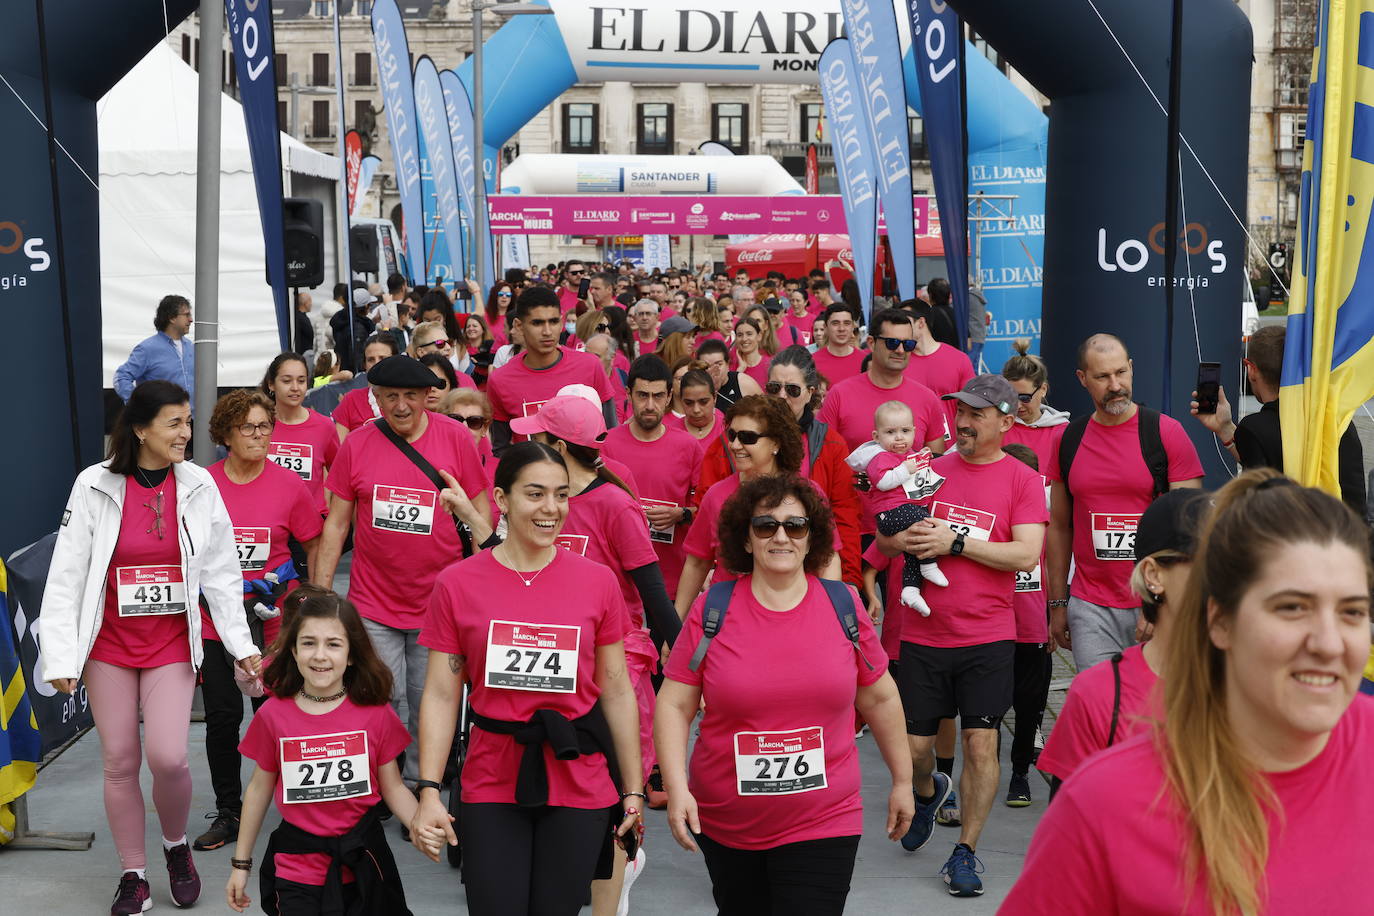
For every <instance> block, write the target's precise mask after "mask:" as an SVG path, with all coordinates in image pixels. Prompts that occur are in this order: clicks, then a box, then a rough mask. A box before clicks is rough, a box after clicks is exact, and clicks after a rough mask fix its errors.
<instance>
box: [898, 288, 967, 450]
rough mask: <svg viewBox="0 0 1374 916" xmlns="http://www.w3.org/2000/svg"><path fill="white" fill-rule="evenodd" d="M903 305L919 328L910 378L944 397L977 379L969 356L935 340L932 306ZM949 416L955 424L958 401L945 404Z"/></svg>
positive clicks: (908, 371) (916, 301)
mask: <svg viewBox="0 0 1374 916" xmlns="http://www.w3.org/2000/svg"><path fill="white" fill-rule="evenodd" d="M902 308H905V309H909V310H910V311H911V312H912V314H913V315H914V316H915V318H914V326H915V328H916V352H914V353H912V354H911V361H910V362H908V363H907V367H906V377H907V378H909V379H911V380H912V381H916V382H920V383H921V384H922V385H925V386H926V387H927V388H929V389H930V390H931V391H933V392H935V393H936V394H938V395H940V396H941V397H943V396H944V395H947V394H951V393H952V392H955V391H958V390H960V389H961V388H963V387H964V385H965V384H966V383H967V382H968V380H969V379H971V378H973V363H972V362H970V361H969V358H968V355H967V354H965V353H964V351H963V350H960V349H958V348H956V347H951V346H950V345H949V344H947V343H941V342H940V341H938V340H936V339H935V334H934V332H933V331H932V330H931V323H932V322H933V321H935V320H936V316H935V313H934V311H933V309H932V307H931V306H930V305H929V304H927V303H925V302H922V301H921V300H919V299H908V300H907V301H906V302H903V303H902ZM945 418H946V419H948V420H949V422H950V425H951V426H953V425H954V402H953V401H949V402H948V403H946V404H945Z"/></svg>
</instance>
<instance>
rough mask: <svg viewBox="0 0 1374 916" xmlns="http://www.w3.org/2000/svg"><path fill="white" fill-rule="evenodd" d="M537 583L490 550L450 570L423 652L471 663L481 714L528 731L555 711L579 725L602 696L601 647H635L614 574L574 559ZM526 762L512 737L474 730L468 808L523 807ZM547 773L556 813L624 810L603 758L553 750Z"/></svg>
mask: <svg viewBox="0 0 1374 916" xmlns="http://www.w3.org/2000/svg"><path fill="white" fill-rule="evenodd" d="M527 578H529V575H528V573H526V574H524V575H521V574H518V573H516V572H515V571H514V570H511V569H507V568H506V567H505V566H502V565H501V564H500V563H499V562H497V560H496V558H495V557H494V556H492V552H491V551H490V550H483V551H481V552H480V553H478V554H476V555H475V556H472V557H469V558H468V559H466V560H463V561H462V562H461V563H455V564H453V565H452V566H450V567H448V568H447V569H445V570H444V571H443V572H441V573H439V577H438V579H437V581H435V583H434V594H433V597H432V599H431V600H430V603H429V613H428V615H427V616H426V618H425V625H424V629H423V630H421V632H420V644H421V645H424V646H428V647H429V648H431V649H436V650H438V651H440V652H447V653H449V654H451V655H462V656H464V657H465V658H466V660H467V661H466V664H467V677H468V679H469V682H470V685H471V693H470V697H471V702H472V708H473V709H474V710H476V711H477V712H478V713H480V714H482V715H484V716H488V717H490V718H492V719H500V720H504V721H512V722H525V721H527V720H528V719H529V718H530V717H531V716H533V715H534V713H535V712H536V711H538V710H540V709H552V710H554V711H555V712H559V713H562V714H563V715H564V716H566V717H567V718H569V719H576V718H578V717H580V716H583V715H586V714H587V713H588V712H589V711H590V710H591V708H592V706H593V704H595V703H596V700H597V697H599V696H600V695H601V691H600V690H599V689H598V687H597V686H596V678H595V675H596V647H597V646H609V645H613V644H615V643H618V642H620V641H621V640H622V639H623V638H624V637H625V627H626V624H627V618H628V612H627V611H626V610H625V600H624V598H622V597H621V591H620V587H619V585H617V583H616V580H615V576H614V575H613V574H612V573H611V571H610V570H609V569H607V568H606V567H604V566H602V565H601V564H599V563H597V562H595V561H593V560H588V559H584V558H583V557H580V556H577V555H575V554H574V553H572V552H571V551H568V550H558V551H555V552H554V558H553V561H552V562H550V563H549V565H548V566H545V567H544V568H543V569H542V570H540V571H539V572H538V574H537V575H536V576H535V577H534V578H533V579H532V580H530V584H529V585H528V586H526V585H524V584H523V582H524V581H525V579H527ZM518 646H523V647H525V648H523V649H519V648H517V647H518ZM535 646H537V647H538V648H535ZM489 655H490V656H491V659H490V660H491V664H490V665H488V656H489ZM531 666H532V667H531ZM523 752H524V748H523V746H522V745H519V744H517V743H516V742H515V738H514V737H513V736H511V735H497V734H493V733H492V732H488V731H485V730H483V729H480V728H474V729H473V730H472V736H471V738H470V739H469V745H468V756H467V763H466V764H465V765H464V767H463V801H465V802H496V803H499V804H507V805H509V804H513V803H514V802H515V779H516V774H517V773H519V771H520V757H521V754H522V753H523ZM544 763H545V766H546V767H547V768H548V774H549V804H550V805H555V806H558V807H564V808H604V807H607V806H608V805H613V804H615V803H616V800H617V799H618V797H619V793H620V790H619V788H618V787H617V786H614V785H612V784H611V776H610V772H609V771H608V770H607V769H606V759H605V758H604V757H603V756H602V755H601V754H585V755H583V756H581V757H578V758H576V759H575V760H556V759H555V758H554V755H553V750H552V749H551V748H549V747H548V746H547V745H545V747H544Z"/></svg>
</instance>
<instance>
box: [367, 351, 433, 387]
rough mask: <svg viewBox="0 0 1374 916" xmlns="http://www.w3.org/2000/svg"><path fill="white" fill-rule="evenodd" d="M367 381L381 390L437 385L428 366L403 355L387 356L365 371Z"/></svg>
mask: <svg viewBox="0 0 1374 916" xmlns="http://www.w3.org/2000/svg"><path fill="white" fill-rule="evenodd" d="M367 381H368V383H369V384H372V385H377V386H379V387H382V388H433V387H434V386H435V385H436V384H438V378H437V377H436V376H435V374H434V373H433V372H431V371H429V367H428V366H426V365H425V364H424V363H422V362H420V361H419V360H418V359H415V358H414V357H412V356H406V355H405V354H404V353H403V354H401V355H399V356H388V357H387V358H386V359H384V360H382V361H381V362H379V363H377V365H375V366H373V367H372V368H371V369H369V370H367Z"/></svg>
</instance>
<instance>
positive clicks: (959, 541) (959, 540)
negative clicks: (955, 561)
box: [949, 531, 964, 557]
mask: <svg viewBox="0 0 1374 916" xmlns="http://www.w3.org/2000/svg"><path fill="white" fill-rule="evenodd" d="M963 552H964V532H962V531H960V532H959V533H957V534H956V535H954V543H953V544H950V545H949V555H950V556H952V557H957V556H959V555H960V554H962V553H963Z"/></svg>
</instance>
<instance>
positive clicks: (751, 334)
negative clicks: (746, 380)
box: [734, 318, 769, 389]
mask: <svg viewBox="0 0 1374 916" xmlns="http://www.w3.org/2000/svg"><path fill="white" fill-rule="evenodd" d="M762 339H763V332H762V330H761V329H760V328H759V323H758V322H757V321H755V320H754V319H752V318H741V319H740V320H739V322H738V323H737V324H736V325H735V353H734V357H735V358H734V368H735V370H736V371H737V372H743V373H744V374H745V375H747V376H749V377H750V378H751V379H753V380H754V381H755V382H758V385H759V388H760V389H762V388H763V386H765V385H767V384H768V356H769V354H767V353H765V352H764V351H763V349H762V348H761V344H762Z"/></svg>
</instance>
